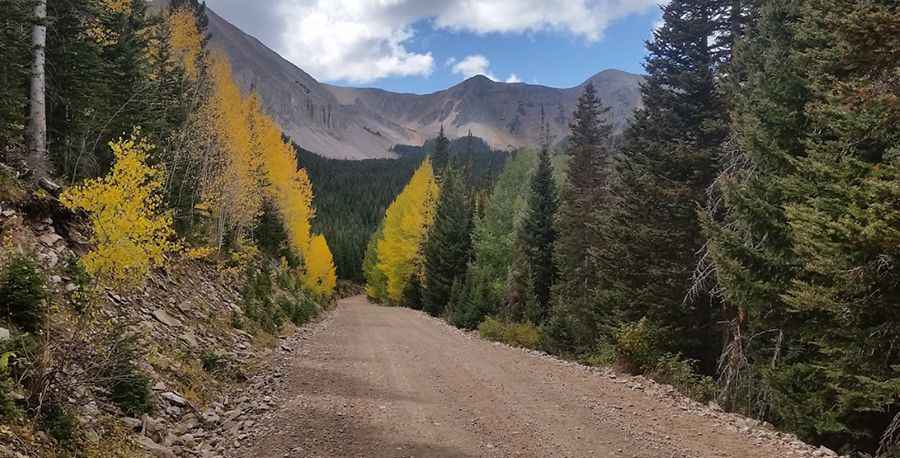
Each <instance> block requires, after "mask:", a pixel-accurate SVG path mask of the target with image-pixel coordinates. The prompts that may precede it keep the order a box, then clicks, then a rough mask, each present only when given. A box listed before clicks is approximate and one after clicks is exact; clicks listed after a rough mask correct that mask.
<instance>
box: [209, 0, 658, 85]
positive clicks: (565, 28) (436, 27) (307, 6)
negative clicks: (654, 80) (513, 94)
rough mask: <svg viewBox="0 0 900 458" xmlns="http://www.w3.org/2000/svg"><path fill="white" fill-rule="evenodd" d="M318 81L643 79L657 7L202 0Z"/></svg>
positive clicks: (466, 0) (638, 2)
mask: <svg viewBox="0 0 900 458" xmlns="http://www.w3.org/2000/svg"><path fill="white" fill-rule="evenodd" d="M207 3H208V4H209V6H210V7H211V8H212V9H213V10H215V11H216V12H217V13H219V14H221V15H222V16H223V17H225V18H226V19H228V20H229V21H230V22H232V23H234V24H235V25H237V26H238V27H240V28H242V29H243V30H244V31H245V32H247V33H249V34H251V35H253V36H255V37H257V38H259V39H260V40H261V41H262V42H263V43H265V44H266V45H267V46H269V47H270V48H272V49H274V50H275V51H276V52H278V53H279V54H281V55H282V56H284V57H285V58H286V59H288V60H290V61H291V62H293V63H294V64H296V65H298V66H299V67H300V68H302V69H304V70H305V71H307V72H309V73H310V74H312V76H314V77H315V78H317V79H319V80H320V81H325V82H330V83H334V84H340V85H348V86H367V87H379V88H383V89H387V90H391V91H397V92H413V93H427V92H433V91H437V90H441V89H445V88H447V87H449V86H452V85H454V84H457V83H459V82H460V81H462V80H464V79H465V78H467V77H469V76H472V75H474V74H485V75H486V76H488V77H490V78H492V79H495V80H498V81H507V80H509V81H521V82H526V83H536V84H543V85H547V86H554V87H572V86H576V85H578V84H581V83H582V82H583V81H584V80H586V79H587V78H589V77H590V76H592V75H594V74H595V73H597V72H599V71H601V70H604V69H608V68H616V69H621V70H625V71H629V72H634V73H640V72H642V71H643V68H642V63H643V59H644V56H645V55H646V51H645V49H644V41H645V40H647V39H649V38H650V36H651V33H652V30H653V28H654V26H655V25H656V23H658V21H659V18H660V12H659V7H658V6H657V0H256V1H253V2H247V1H246V0H207Z"/></svg>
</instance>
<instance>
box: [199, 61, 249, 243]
mask: <svg viewBox="0 0 900 458" xmlns="http://www.w3.org/2000/svg"><path fill="white" fill-rule="evenodd" d="M210 73H211V77H212V94H211V95H210V99H209V101H208V106H207V107H206V113H207V116H209V117H210V121H211V122H210V124H211V128H212V130H213V133H214V135H213V137H214V138H215V141H216V145H215V146H216V147H217V148H218V149H219V150H220V152H221V153H220V155H219V156H218V157H217V159H218V162H219V163H218V166H217V167H213V169H214V170H215V171H214V172H213V173H212V174H211V176H209V177H207V179H208V183H207V185H206V190H205V192H204V201H205V203H206V204H207V205H208V206H209V208H210V209H211V210H212V211H213V213H214V216H215V217H216V219H217V222H218V227H217V232H218V233H217V239H218V241H219V244H221V242H222V240H223V237H224V233H225V232H226V231H227V230H234V231H235V232H237V233H238V235H240V234H241V233H242V232H243V231H244V230H246V229H247V228H249V227H251V225H252V224H253V221H254V220H255V219H256V217H257V216H258V215H259V213H260V211H261V208H262V199H263V196H262V193H261V192H259V190H260V186H261V185H260V180H261V179H262V164H261V160H260V157H259V156H257V155H256V154H254V153H255V152H256V150H255V148H254V145H253V140H252V133H251V126H250V123H251V122H252V116H251V112H250V108H251V104H250V102H249V101H248V100H247V98H246V97H243V95H242V94H241V90H240V88H239V87H238V86H237V84H236V83H235V82H234V79H233V77H232V72H231V65H230V64H229V62H228V59H227V58H226V57H225V56H223V55H221V54H220V53H214V54H213V55H212V56H211V58H210Z"/></svg>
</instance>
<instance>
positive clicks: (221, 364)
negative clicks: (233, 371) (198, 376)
mask: <svg viewBox="0 0 900 458" xmlns="http://www.w3.org/2000/svg"><path fill="white" fill-rule="evenodd" d="M200 364H201V365H202V366H203V370H205V371H206V372H209V373H210V374H217V373H219V372H222V371H223V370H225V369H227V368H228V358H226V357H225V356H224V355H220V354H219V353H216V352H214V351H205V352H203V354H202V355H200Z"/></svg>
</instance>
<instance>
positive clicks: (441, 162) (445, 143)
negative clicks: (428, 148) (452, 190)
mask: <svg viewBox="0 0 900 458" xmlns="http://www.w3.org/2000/svg"><path fill="white" fill-rule="evenodd" d="M431 164H432V166H433V167H434V175H435V176H436V177H438V178H439V179H440V178H442V177H443V176H444V170H446V169H447V167H448V166H449V165H450V140H448V139H447V136H446V135H444V126H441V132H440V133H439V134H438V136H437V139H435V144H434V151H433V152H432V153H431Z"/></svg>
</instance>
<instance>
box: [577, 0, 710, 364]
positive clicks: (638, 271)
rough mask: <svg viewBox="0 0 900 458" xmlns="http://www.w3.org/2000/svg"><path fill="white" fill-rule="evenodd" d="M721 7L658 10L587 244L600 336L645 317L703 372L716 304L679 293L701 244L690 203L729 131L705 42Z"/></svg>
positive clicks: (664, 342)
mask: <svg viewBox="0 0 900 458" xmlns="http://www.w3.org/2000/svg"><path fill="white" fill-rule="evenodd" d="M718 13H719V9H718V8H717V5H716V4H715V2H707V1H700V2H698V1H686V0H674V1H672V2H670V3H669V4H668V5H666V6H664V7H663V20H664V24H663V25H662V27H660V28H659V29H658V30H657V31H656V32H655V33H654V39H653V40H652V41H651V42H648V43H647V49H648V51H649V52H650V55H649V57H648V58H647V62H646V65H645V67H646V69H647V73H648V77H647V80H646V81H645V83H644V85H643V86H642V88H641V90H642V96H643V105H644V107H643V108H642V109H641V110H639V111H638V112H637V113H636V114H635V119H634V121H633V122H632V124H631V125H630V126H629V128H628V130H627V131H626V133H625V138H624V144H623V150H622V154H621V157H620V158H619V160H618V161H617V163H616V182H615V183H614V185H613V194H614V197H613V198H612V200H611V201H610V202H609V204H608V205H607V206H605V207H603V208H600V209H598V210H597V212H598V213H599V215H598V216H596V218H597V219H596V221H597V222H598V223H599V224H601V225H602V226H601V228H600V231H599V233H600V234H602V235H604V236H605V237H607V239H606V240H605V241H602V242H600V243H599V244H597V245H596V246H595V247H594V252H595V253H596V256H597V260H598V264H599V265H600V266H601V267H600V271H601V274H600V277H601V278H602V280H603V285H602V291H601V292H600V294H599V298H598V301H597V304H598V308H597V309H596V310H595V312H594V313H595V317H596V319H597V320H600V321H602V322H601V324H599V325H597V326H598V328H597V329H598V332H597V336H598V337H603V336H604V335H606V336H607V337H608V336H610V334H611V330H612V328H613V327H614V326H619V325H621V324H624V323H635V322H638V321H639V320H641V319H642V318H644V317H646V318H647V319H648V323H649V324H650V326H653V327H654V331H655V332H657V333H658V334H659V335H660V336H661V337H660V338H659V339H656V340H657V342H658V346H659V348H657V349H655V350H656V351H658V352H659V353H660V354H662V353H664V352H671V353H673V354H678V353H680V354H682V355H684V356H685V357H687V358H691V359H696V360H700V361H701V363H702V366H701V367H702V369H703V370H704V371H705V372H712V371H714V368H715V364H716V357H717V353H716V352H717V350H718V348H719V345H718V344H717V342H716V338H717V337H718V334H717V332H716V330H715V328H714V326H715V323H716V313H717V310H718V306H717V305H716V304H715V302H714V301H713V300H712V299H711V298H710V297H708V296H707V295H702V296H699V297H694V296H691V297H688V298H687V299H685V297H686V295H687V294H688V291H689V290H690V289H691V287H692V281H693V273H694V270H695V266H696V263H697V252H698V250H700V248H701V247H703V245H704V243H705V241H704V239H703V237H702V234H701V231H700V223H699V218H698V216H697V209H698V208H699V206H700V205H702V204H703V203H704V202H705V200H706V189H707V188H708V187H709V185H710V184H711V183H712V181H713V179H714V178H715V176H716V174H717V165H718V164H717V160H718V158H719V157H720V156H721V151H722V145H723V143H724V142H725V139H726V138H727V134H728V128H727V127H728V126H727V116H726V105H725V102H724V100H723V97H722V95H721V92H720V90H719V87H718V85H717V80H716V70H717V56H716V54H715V51H716V50H715V43H714V42H712V41H711V40H710V39H709V37H711V36H713V35H714V34H715V33H716V31H717V28H718V27H719V22H718V20H717V14H718ZM604 328H605V329H604Z"/></svg>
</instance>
